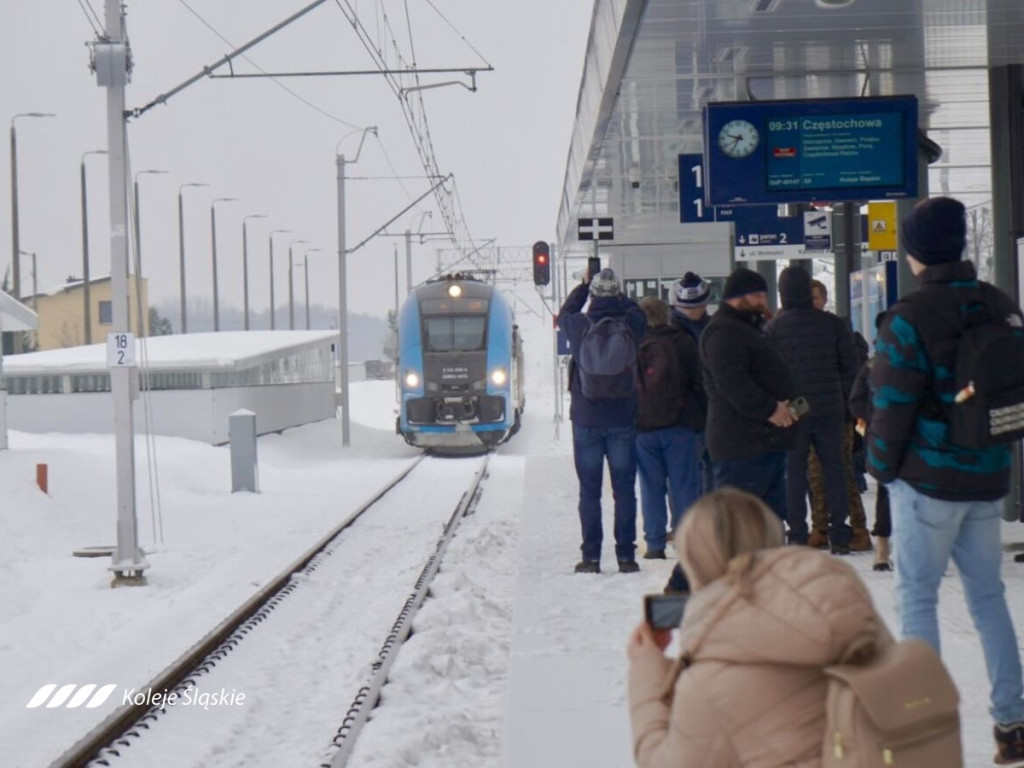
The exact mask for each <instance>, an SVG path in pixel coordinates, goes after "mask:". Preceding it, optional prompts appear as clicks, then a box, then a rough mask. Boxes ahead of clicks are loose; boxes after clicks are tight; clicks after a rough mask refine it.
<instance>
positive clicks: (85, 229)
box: [79, 149, 107, 344]
mask: <svg viewBox="0 0 1024 768" xmlns="http://www.w3.org/2000/svg"><path fill="white" fill-rule="evenodd" d="M105 154H107V150H105V149H92V150H89V151H88V152H84V153H83V154H82V162H81V165H80V174H79V175H80V178H81V183H82V303H83V306H82V310H83V311H82V323H83V325H84V326H85V337H84V340H85V343H86V344H92V293H91V291H92V286H91V285H90V281H91V279H92V278H91V277H90V276H89V196H88V194H87V193H86V190H87V185H86V180H85V158H87V157H88V156H89V155H105Z"/></svg>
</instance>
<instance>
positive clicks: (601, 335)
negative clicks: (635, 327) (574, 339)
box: [576, 315, 637, 400]
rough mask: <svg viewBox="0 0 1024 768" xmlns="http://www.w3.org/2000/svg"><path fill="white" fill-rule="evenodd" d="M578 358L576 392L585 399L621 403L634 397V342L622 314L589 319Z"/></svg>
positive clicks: (635, 354) (635, 352)
mask: <svg viewBox="0 0 1024 768" xmlns="http://www.w3.org/2000/svg"><path fill="white" fill-rule="evenodd" d="M588 320H589V318H588ZM578 358H579V359H578V360H577V361H576V363H577V368H576V369H577V371H578V373H579V377H580V389H581V390H582V392H583V396H584V397H585V398H587V399H588V400H621V399H625V398H630V397H633V396H634V395H635V394H636V361H637V347H636V340H635V339H634V338H633V334H632V333H631V332H630V330H629V324H628V323H627V322H626V318H625V316H624V315H614V316H610V317H603V318H601V319H600V320H598V321H597V322H594V321H592V320H591V321H590V324H589V325H588V326H587V329H586V331H585V332H584V333H583V340H582V341H581V342H580V349H579V354H578Z"/></svg>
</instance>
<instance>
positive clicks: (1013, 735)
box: [993, 723, 1024, 766]
mask: <svg viewBox="0 0 1024 768" xmlns="http://www.w3.org/2000/svg"><path fill="white" fill-rule="evenodd" d="M993 730H994V733H995V737H996V756H995V757H994V758H993V762H994V763H995V764H996V765H1016V766H1021V765H1024V723H1010V724H1009V725H996V727H995V728H994V729H993Z"/></svg>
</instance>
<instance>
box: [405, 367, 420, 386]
mask: <svg viewBox="0 0 1024 768" xmlns="http://www.w3.org/2000/svg"><path fill="white" fill-rule="evenodd" d="M419 385H420V377H419V374H417V373H416V371H409V372H408V373H407V374H405V386H406V388H407V389H416V387H418V386H419Z"/></svg>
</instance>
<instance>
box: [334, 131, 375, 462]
mask: <svg viewBox="0 0 1024 768" xmlns="http://www.w3.org/2000/svg"><path fill="white" fill-rule="evenodd" d="M368 133H372V134H373V135H374V136H376V135H377V128H376V126H371V127H369V128H364V129H363V131H362V136H361V137H360V139H359V147H358V148H357V149H356V156H355V157H354V158H352V159H351V160H346V159H345V156H344V155H342V154H339V153H338V149H339V148H340V147H341V142H340V141H339V142H338V146H336V147H335V148H334V163H335V165H336V166H337V169H338V174H337V178H338V369H339V372H340V374H341V445H342V447H343V448H347V447H348V445H349V396H348V283H347V280H348V277H347V275H346V266H347V265H346V263H345V262H346V256H347V251H348V244H347V243H346V241H345V165H346V164H351V163H356V162H358V161H359V155H360V154H361V153H362V151H363V143H364V142H365V141H366V135H367V134H368Z"/></svg>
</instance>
